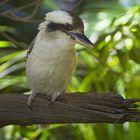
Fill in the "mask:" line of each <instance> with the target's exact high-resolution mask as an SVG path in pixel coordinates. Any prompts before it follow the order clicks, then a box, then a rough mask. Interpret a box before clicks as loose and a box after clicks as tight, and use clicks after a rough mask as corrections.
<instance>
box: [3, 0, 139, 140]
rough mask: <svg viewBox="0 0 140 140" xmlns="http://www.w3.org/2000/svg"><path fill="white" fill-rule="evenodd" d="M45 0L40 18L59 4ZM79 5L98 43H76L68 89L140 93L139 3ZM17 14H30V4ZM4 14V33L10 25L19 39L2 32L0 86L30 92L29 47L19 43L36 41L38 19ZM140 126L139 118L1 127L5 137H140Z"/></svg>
mask: <svg viewBox="0 0 140 140" xmlns="http://www.w3.org/2000/svg"><path fill="white" fill-rule="evenodd" d="M15 2H16V0H15ZM26 2H27V3H28V1H26ZM10 4H11V3H10ZM18 4H19V5H20V3H18ZM18 4H17V5H18ZM22 4H23V3H22ZM22 4H21V5H22ZM43 4H44V5H45V4H46V5H45V6H46V7H47V8H46V9H45V8H44V6H43ZM43 4H42V5H41V6H40V9H38V12H37V14H36V16H35V17H36V19H37V20H38V19H42V18H43V16H44V14H45V12H46V11H48V9H49V8H51V9H57V5H56V4H54V2H53V1H50V0H48V1H47V0H46V1H44V3H43ZM15 5H16V4H15ZM15 5H14V6H15ZM17 5H16V6H17ZM19 5H18V6H19ZM0 6H1V5H0ZM40 11H43V12H40ZM76 11H77V12H78V13H79V14H80V16H81V17H82V19H84V22H85V33H86V34H87V35H88V36H89V37H90V39H91V40H92V41H93V42H94V43H95V46H96V47H95V48H94V49H84V48H83V47H82V46H80V45H78V44H77V45H76V49H77V52H78V67H77V71H76V73H75V75H74V76H73V78H72V81H71V84H70V86H69V88H68V91H95V92H98V93H101V94H103V93H107V92H109V93H110V92H112V93H119V94H121V95H123V96H124V97H127V98H128V97H140V95H139V91H140V85H139V83H140V55H139V54H140V39H139V38H140V32H139V31H140V6H139V5H138V4H135V5H134V6H132V7H130V8H125V7H123V6H122V5H120V4H119V2H118V1H115V2H113V1H110V2H108V1H106V0H104V1H97V2H96V3H94V2H93V1H92V0H89V1H86V2H83V3H81V4H80V5H79V7H78V9H77V10H76ZM15 14H16V15H17V14H18V15H20V16H22V15H24V16H25V15H30V14H31V10H26V9H23V10H22V12H21V11H18V12H17V13H15ZM0 16H1V19H2V20H1V21H0V33H1V32H3V31H5V32H6V33H8V35H10V36H12V37H13V38H15V39H16V40H18V41H19V42H14V41H13V40H11V39H10V40H7V38H6V39H5V37H6V36H3V34H0V91H1V93H7V92H10V93H15V92H18V93H21V92H28V91H29V88H28V86H27V84H26V79H25V60H26V51H25V49H23V48H21V47H19V46H20V44H21V42H24V43H29V42H31V39H32V38H33V37H34V36H35V34H36V32H37V31H36V28H37V25H38V23H39V22H38V21H36V22H33V23H30V22H27V23H26V22H18V21H12V20H9V19H7V18H6V17H3V16H2V15H1V14H0ZM22 27H23V28H22ZM16 43H17V44H18V45H19V46H18V48H17V45H15V44H16ZM22 45H23V44H22ZM139 127H140V126H139V124H138V123H137V124H136V123H125V124H124V125H117V124H110V125H107V124H72V125H53V126H52V127H51V128H50V129H48V130H45V129H38V128H37V126H29V127H24V126H23V127H20V126H7V127H5V128H3V129H1V130H0V139H6V140H11V139H13V140H14V139H22V138H25V139H27V140H28V139H40V140H45V139H50V140H53V139H54V140H55V139H56V140H59V139H60V140H63V139H80V140H96V139H98V140H104V139H107V140H118V139H119V140H122V139H123V140H124V139H126V140H133V139H135V140H139V139H140V135H139Z"/></svg>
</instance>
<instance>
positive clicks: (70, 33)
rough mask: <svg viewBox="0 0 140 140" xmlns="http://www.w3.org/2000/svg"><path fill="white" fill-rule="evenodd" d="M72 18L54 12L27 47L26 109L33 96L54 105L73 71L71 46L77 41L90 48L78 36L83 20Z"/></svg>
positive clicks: (73, 56) (74, 62)
mask: <svg viewBox="0 0 140 140" xmlns="http://www.w3.org/2000/svg"><path fill="white" fill-rule="evenodd" d="M72 15H73V14H70V13H68V12H66V11H63V10H58V11H53V12H50V13H48V14H47V15H46V18H45V21H44V22H42V23H41V24H40V25H39V28H38V29H39V33H38V34H37V36H36V38H35V40H34V43H33V44H32V46H30V50H29V51H28V52H29V53H30V54H29V55H28V58H27V63H26V77H27V82H28V84H29V87H30V89H31V95H30V96H29V99H28V102H27V104H28V106H29V107H30V106H31V103H32V100H33V98H34V96H35V95H36V94H46V95H47V96H50V97H51V98H52V101H54V100H55V99H56V98H57V96H59V95H60V94H61V93H63V92H64V91H65V90H66V88H67V86H68V84H69V83H70V80H71V77H72V74H73V73H74V71H75V68H76V52H75V48H74V45H75V43H76V42H77V40H78V41H79V42H81V43H83V44H84V45H90V46H91V45H92V43H91V42H90V41H89V40H88V39H87V38H86V37H85V36H84V35H83V34H82V35H81V34H80V33H83V22H82V20H81V19H80V18H79V17H77V19H76V18H75V16H74V17H72ZM75 19H76V20H77V21H75V22H74V20H75ZM78 24H79V25H78ZM75 31H76V33H75ZM78 31H79V34H78V33H77V32H78ZM84 38H85V40H84Z"/></svg>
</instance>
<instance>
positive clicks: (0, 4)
mask: <svg viewBox="0 0 140 140" xmlns="http://www.w3.org/2000/svg"><path fill="white" fill-rule="evenodd" d="M8 1H9V0H4V1H2V2H0V6H2V5H4V4H5V3H7V2H8Z"/></svg>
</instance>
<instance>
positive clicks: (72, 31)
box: [39, 10, 94, 47]
mask: <svg viewBox="0 0 140 140" xmlns="http://www.w3.org/2000/svg"><path fill="white" fill-rule="evenodd" d="M39 30H45V32H47V33H48V34H49V33H50V34H53V35H54V34H55V35H56V36H59V37H61V36H63V37H65V38H67V39H70V40H71V41H73V42H75V43H79V44H82V45H83V46H86V47H94V45H93V44H92V42H91V41H90V40H89V39H88V38H87V37H86V36H85V35H84V24H83V21H82V19H81V18H80V17H78V16H76V15H75V14H73V13H72V12H70V11H65V10H57V11H52V12H49V13H47V14H46V17H45V21H44V22H43V23H41V24H40V26H39ZM58 33H59V35H58Z"/></svg>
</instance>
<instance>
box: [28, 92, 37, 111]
mask: <svg viewBox="0 0 140 140" xmlns="http://www.w3.org/2000/svg"><path fill="white" fill-rule="evenodd" d="M35 96H36V94H35V93H31V94H30V95H29V97H28V101H27V106H28V108H29V109H31V108H32V102H33V100H34V98H35Z"/></svg>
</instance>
